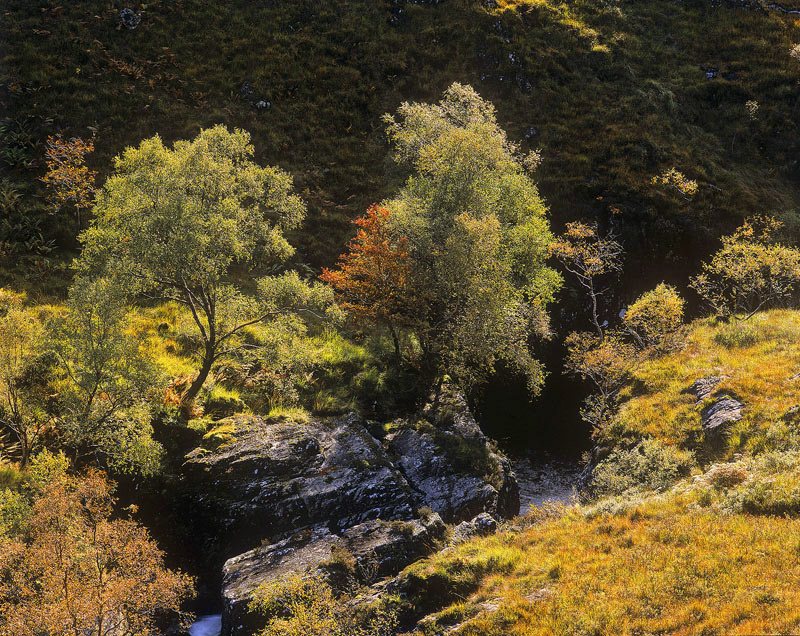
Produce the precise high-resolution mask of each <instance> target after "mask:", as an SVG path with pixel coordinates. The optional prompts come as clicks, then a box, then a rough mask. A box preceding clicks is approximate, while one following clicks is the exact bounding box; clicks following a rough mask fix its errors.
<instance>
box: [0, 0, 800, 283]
mask: <svg viewBox="0 0 800 636" xmlns="http://www.w3.org/2000/svg"><path fill="white" fill-rule="evenodd" d="M122 7H123V5H116V4H109V3H107V2H100V1H98V0H91V1H88V2H80V3H56V2H54V1H50V0H42V1H41V2H29V1H27V0H10V1H9V2H7V3H6V4H5V8H4V16H3V21H2V25H0V29H1V30H2V32H1V34H0V35H2V38H3V41H4V42H5V43H6V46H5V47H4V52H3V58H2V68H1V69H0V82H2V87H1V89H2V90H0V105H1V106H2V109H3V111H4V112H5V115H4V117H5V118H6V124H5V125H4V128H3V134H4V136H5V142H6V144H5V146H6V148H5V150H4V151H3V156H2V160H3V161H4V162H5V163H6V164H7V167H9V168H10V171H9V173H10V174H9V181H7V182H6V183H5V186H4V187H5V188H6V191H8V189H9V188H10V189H13V190H14V191H15V192H17V193H18V194H21V195H22V196H23V198H24V199H25V201H27V202H28V203H27V204H29V205H31V206H33V207H34V208H36V207H37V206H38V209H41V206H42V205H43V202H42V199H41V196H42V191H41V184H38V183H37V177H38V176H40V175H41V174H42V172H43V166H42V156H43V152H44V148H43V142H44V140H45V138H46V136H47V135H48V134H53V133H55V132H58V131H63V132H65V133H66V134H67V135H80V136H84V137H87V136H89V135H91V134H92V132H93V131H94V132H96V134H97V143H96V146H97V151H96V152H95V153H94V156H90V163H91V167H93V168H96V169H98V170H99V171H100V177H101V179H102V177H103V176H104V175H105V173H106V172H107V171H108V169H109V166H110V158H111V157H112V156H113V155H115V154H116V153H118V152H120V151H121V150H122V149H123V148H124V147H125V146H127V145H132V144H136V143H138V142H139V141H140V140H141V139H143V138H146V137H149V136H151V135H153V134H155V133H159V134H161V135H162V137H164V138H165V139H166V140H168V141H171V140H174V139H178V138H191V137H193V136H194V135H195V134H196V133H197V131H198V129H199V128H200V127H207V126H209V125H211V124H213V123H219V122H221V123H225V124H227V125H229V126H239V127H242V128H245V129H246V130H248V131H250V132H251V133H252V135H253V139H254V142H255V146H256V149H257V154H258V156H257V159H258V161H259V162H262V163H263V162H266V163H269V164H277V165H280V166H282V167H283V168H285V169H287V170H288V171H290V172H291V173H293V174H294V175H295V176H296V182H297V186H298V190H299V192H300V193H301V194H302V195H303V196H304V198H306V199H307V200H308V201H309V203H310V208H311V212H312V214H311V217H310V219H309V223H307V225H306V227H305V228H304V230H303V236H302V237H299V238H300V240H299V243H300V244H301V245H302V249H301V250H300V253H299V258H300V259H301V260H303V261H305V262H309V263H311V264H313V265H315V266H319V265H330V264H331V263H332V262H333V261H334V260H335V257H336V255H337V254H338V253H339V252H340V251H341V249H342V246H343V245H344V243H345V239H346V237H347V235H348V233H351V232H352V229H351V227H350V226H349V224H348V223H347V221H348V220H349V219H352V218H353V217H354V216H355V215H357V214H359V213H362V212H363V210H364V209H365V208H366V206H367V205H368V204H369V203H371V202H373V201H376V200H380V199H381V198H383V197H384V196H386V195H387V194H388V193H389V192H391V191H392V190H393V189H394V188H395V187H396V185H397V184H399V183H400V182H401V179H402V177H403V175H400V174H397V173H396V172H395V171H393V170H391V169H388V171H387V166H386V162H385V158H386V156H387V148H386V144H385V138H384V124H383V123H382V122H381V120H380V117H381V115H382V114H383V113H385V112H391V111H394V110H395V109H396V107H397V106H398V104H399V103H400V102H401V101H403V100H419V101H427V102H431V101H434V100H435V99H436V98H438V96H439V95H440V94H441V92H442V90H443V89H444V88H445V87H446V86H448V85H450V84H451V83H452V82H453V81H460V82H463V83H470V84H472V85H474V86H475V88H476V89H477V90H478V91H479V92H480V93H481V95H482V96H483V97H485V98H487V99H488V100H490V101H491V102H493V103H494V104H495V105H496V106H497V109H498V115H499V121H500V124H501V125H502V126H503V127H504V128H505V129H506V130H508V131H509V134H510V137H511V138H512V139H520V140H522V141H523V145H524V146H526V147H530V148H539V149H541V152H542V156H543V163H542V165H541V168H540V170H539V174H538V181H539V183H540V185H541V189H542V192H543V194H544V195H545V199H546V200H547V201H548V202H549V204H550V205H551V207H552V210H553V213H554V215H555V217H556V218H557V220H559V221H560V220H570V219H574V218H575V217H577V216H589V217H597V218H599V219H601V220H602V221H603V222H604V223H613V224H614V225H615V226H616V227H617V228H618V229H621V231H622V233H623V234H624V238H625V243H626V247H627V248H628V250H629V252H631V253H632V254H644V253H645V252H648V253H651V250H653V248H655V247H658V248H659V249H658V251H657V252H655V253H658V254H660V255H661V256H659V258H657V259H656V262H652V259H649V260H647V261H646V264H647V265H648V270H649V271H654V270H655V269H657V268H659V267H661V266H662V265H663V264H664V262H669V263H671V264H672V265H673V266H674V267H677V268H680V267H681V263H684V262H686V261H685V259H686V257H687V256H695V255H697V254H698V253H703V252H705V251H707V250H708V249H709V248H710V246H711V245H710V243H709V238H711V237H714V236H716V235H718V234H719V232H721V231H724V230H729V229H731V228H732V227H734V225H735V224H736V223H737V222H738V220H739V218H741V216H743V215H746V214H748V213H752V212H754V211H763V210H770V211H773V212H775V213H776V214H778V215H780V216H782V217H783V218H785V219H786V220H787V221H789V225H790V229H791V230H792V231H793V232H795V233H796V231H797V226H798V217H797V213H796V211H797V209H798V200H799V199H800V192H798V187H797V186H798V181H797V177H798V164H797V162H796V160H795V149H796V146H797V140H798V134H799V133H798V128H797V118H796V116H795V115H796V110H797V102H798V99H800V98H799V97H798V82H800V62H798V61H797V60H795V59H792V57H791V56H790V54H789V51H790V49H791V46H792V45H793V44H794V43H795V42H797V41H800V27H799V26H798V24H797V21H796V20H795V16H792V15H787V14H784V13H781V12H779V11H776V10H768V9H764V8H760V9H759V8H754V7H751V8H750V9H746V8H742V5H740V4H739V3H735V4H731V5H728V4H726V3H711V2H706V1H705V0H702V1H701V0H691V1H688V2H681V3H675V2H672V1H671V0H650V1H648V2H638V1H633V0H618V1H614V0H609V1H603V2H593V1H592V2H589V1H584V0H579V1H577V2H569V3H565V2H559V1H557V0H535V1H534V0H492V1H489V0H484V1H481V0H447V1H446V2H411V1H409V2H402V1H400V2H398V1H392V2H390V1H389V0H386V1H379V2H376V1H374V0H351V1H348V2H338V3H319V2H315V1H312V0H300V1H297V2H291V3H285V2H259V3H252V2H247V1H245V0H237V1H236V2H232V3H226V4H224V5H220V4H219V3H214V2H209V1H208V0H155V1H154V2H148V3H146V4H141V3H134V5H132V7H133V9H134V10H135V11H136V12H138V14H139V15H140V16H141V22H140V23H139V24H138V26H136V28H135V29H128V28H126V27H125V26H123V25H122V24H121V23H120V18H119V16H120V9H121V8H122ZM790 8H791V7H790ZM673 167H675V168H676V169H677V170H679V171H680V172H682V173H683V174H684V175H686V177H687V178H689V179H694V180H696V181H697V184H698V190H697V193H696V194H694V195H691V196H687V195H686V193H685V192H680V191H678V190H677V189H675V188H672V187H670V186H669V184H667V185H654V184H653V183H652V179H653V177H654V176H656V175H659V174H662V173H664V171H666V170H669V169H670V168H673ZM27 204H26V205H27ZM15 205H16V204H15ZM54 226H55V227H60V228H61V230H62V231H61V238H62V242H64V241H66V242H65V243H64V244H67V245H68V244H69V240H67V239H66V238H65V235H69V234H70V233H71V232H73V231H74V228H73V223H72V222H71V221H69V220H68V219H67V218H62V219H61V220H60V221H59V222H58V223H56V224H52V223H50V224H48V226H47V227H48V229H50V228H53V227H54ZM293 242H298V241H293ZM679 275H680V272H679V271H675V277H676V280H677V279H678V276H679Z"/></svg>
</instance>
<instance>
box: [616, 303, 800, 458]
mask: <svg viewBox="0 0 800 636" xmlns="http://www.w3.org/2000/svg"><path fill="white" fill-rule="evenodd" d="M798 371H800V314H799V313H798V312H796V311H771V312H768V313H762V314H758V315H756V316H754V317H753V318H752V319H751V320H750V321H747V322H737V321H733V322H731V323H730V324H727V325H718V324H714V323H713V322H712V321H711V320H703V321H698V322H696V323H695V324H694V325H693V328H692V329H691V332H690V334H689V337H688V341H687V345H686V347H685V348H684V349H682V350H681V351H678V352H676V353H674V354H672V355H669V356H666V357H664V358H656V359H653V360H650V361H648V362H646V363H645V364H643V365H642V366H641V367H640V368H639V369H637V371H636V372H635V382H634V383H633V385H632V386H631V388H630V389H629V391H628V395H627V397H630V399H628V400H627V402H626V403H625V404H624V405H623V406H622V409H621V412H620V415H619V417H618V418H617V424H616V426H615V427H614V429H615V430H614V431H613V435H614V436H625V435H630V434H632V435H633V436H634V437H641V436H642V435H650V436H653V437H656V438H659V439H661V440H663V441H665V442H667V443H670V444H675V445H678V446H681V447H684V448H689V449H692V450H696V451H700V452H701V454H702V452H703V451H704V450H705V449H704V448H703V446H702V444H701V439H702V429H701V424H700V411H701V410H702V408H703V407H704V406H705V405H706V404H705V403H704V404H700V405H696V404H695V398H694V396H692V395H689V394H688V393H685V392H684V391H685V390H686V389H687V388H688V387H689V386H690V385H691V384H692V383H693V382H694V381H695V380H698V379H700V378H706V377H709V376H719V377H721V378H723V380H722V382H721V383H720V384H719V385H718V386H717V389H716V391H715V394H716V393H727V394H729V395H733V396H736V397H737V399H738V400H739V401H740V402H742V403H743V404H745V409H744V411H743V417H742V419H741V420H740V421H739V422H737V423H736V424H734V426H733V427H732V428H731V431H730V436H729V438H728V447H727V449H726V450H725V451H724V454H725V456H727V457H730V456H732V455H733V454H735V453H747V454H753V453H757V452H762V451H764V450H775V449H777V448H780V447H784V446H787V445H792V444H793V443H794V437H793V430H792V426H791V424H794V425H796V422H794V421H793V419H792V418H791V417H788V419H787V418H786V417H785V416H786V414H787V413H788V412H789V409H790V408H791V407H793V406H795V405H797V404H800V380H798V378H797V377H796V374H797V373H798ZM625 397H626V396H623V398H625ZM711 399H712V400H713V396H712V398H711ZM787 423H788V424H789V426H787ZM701 459H702V457H701Z"/></svg>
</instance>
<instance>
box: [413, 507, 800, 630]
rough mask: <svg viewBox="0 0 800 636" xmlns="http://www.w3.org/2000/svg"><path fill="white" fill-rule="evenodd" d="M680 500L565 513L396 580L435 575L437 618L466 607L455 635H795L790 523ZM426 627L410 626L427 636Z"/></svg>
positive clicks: (796, 562) (797, 569)
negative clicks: (441, 604)
mask: <svg viewBox="0 0 800 636" xmlns="http://www.w3.org/2000/svg"><path fill="white" fill-rule="evenodd" d="M685 503H686V502H685V501H681V500H676V499H672V500H668V501H657V502H649V503H648V502H646V503H641V504H639V505H638V506H636V507H634V508H633V509H631V510H630V511H628V513H627V514H621V515H616V516H612V515H607V514H605V515H600V516H597V517H595V518H592V519H589V518H586V517H585V516H583V515H582V514H580V512H579V511H577V510H575V509H570V510H566V511H565V512H564V514H563V515H562V516H561V517H560V518H558V519H555V520H548V521H544V522H541V523H537V524H535V525H533V526H532V527H530V528H528V529H527V530H524V531H522V532H520V533H518V534H502V535H498V536H495V537H490V538H487V539H478V540H474V541H472V542H470V543H468V544H465V545H462V546H458V547H456V548H455V549H453V550H451V551H449V552H446V553H443V554H441V555H438V556H436V557H433V559H431V560H429V561H425V562H422V563H420V564H416V565H414V566H411V568H409V569H408V570H407V571H406V574H405V576H408V577H418V578H422V577H423V576H426V577H427V580H433V579H434V578H436V577H438V578H439V579H442V580H445V581H447V586H448V589H451V590H453V593H452V595H451V597H450V599H449V600H453V598H452V597H453V596H454V595H456V593H457V592H456V591H459V590H460V591H461V594H460V598H458V599H457V600H455V602H454V603H453V605H452V606H451V605H449V604H446V608H445V609H444V611H443V612H442V613H441V614H440V615H438V617H437V621H440V622H439V626H441V625H442V624H444V622H443V621H447V620H448V619H449V618H450V617H451V616H452V615H454V614H455V615H457V616H458V619H459V620H458V622H459V623H460V622H461V620H462V618H463V614H464V613H465V610H467V609H468V610H469V611H471V612H472V613H473V616H471V617H469V618H470V620H469V621H468V622H467V623H465V624H463V625H461V627H460V628H458V629H457V630H456V631H455V632H453V633H454V634H458V635H459V636H478V635H480V636H490V635H491V636H500V635H501V634H502V635H503V636H512V635H519V636H523V635H524V636H533V635H544V634H620V635H623V634H648V633H649V634H701V633H702V634H754V633H792V632H795V631H797V629H798V628H800V597H799V596H798V594H800V592H798V588H797V585H798V582H800V556H798V554H799V552H798V548H799V547H800V520H798V519H771V520H770V521H769V523H768V524H767V523H765V522H764V520H763V519H762V518H758V517H753V516H749V515H720V514H718V513H712V512H710V511H707V510H699V511H690V512H685V511H684V506H685ZM465 577H467V581H466V582H465V581H464V578H465ZM440 584H441V583H440ZM465 592H466V593H465ZM437 609H438V608H437ZM435 622H436V621H434V623H435ZM428 625H429V626H427V627H425V628H424V629H423V630H422V631H421V632H418V633H424V634H426V635H428V634H431V635H432V634H435V633H439V632H437V631H436V626H435V625H433V626H430V624H428Z"/></svg>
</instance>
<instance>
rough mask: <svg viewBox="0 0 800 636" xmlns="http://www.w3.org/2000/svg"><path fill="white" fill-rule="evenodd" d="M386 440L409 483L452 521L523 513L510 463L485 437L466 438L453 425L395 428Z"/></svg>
mask: <svg viewBox="0 0 800 636" xmlns="http://www.w3.org/2000/svg"><path fill="white" fill-rule="evenodd" d="M386 440H387V444H388V448H389V450H390V451H391V453H392V454H393V455H394V456H395V457H396V458H397V459H396V464H397V467H398V468H399V469H400V471H401V472H402V473H403V475H404V477H405V478H406V479H407V480H408V483H409V484H410V485H411V487H412V488H413V489H414V490H415V491H416V492H417V493H418V494H419V496H420V498H421V499H422V500H423V501H424V502H425V504H426V505H427V506H429V507H430V508H431V509H432V510H433V511H434V512H438V513H439V514H440V515H441V516H442V519H444V520H445V521H447V522H448V523H457V522H459V521H464V520H467V519H472V518H473V517H474V516H475V515H477V514H479V513H481V512H488V513H490V514H494V515H498V516H500V517H512V516H514V515H516V514H518V513H519V491H518V489H517V486H516V480H515V479H513V478H512V475H513V473H512V472H511V467H510V465H509V464H508V462H507V461H506V460H505V459H501V458H500V457H499V456H498V455H496V454H495V453H493V452H492V451H491V450H490V449H489V448H488V447H487V446H486V444H485V443H484V442H483V441H479V440H471V441H470V440H465V439H464V438H462V437H459V436H458V435H457V434H456V433H453V432H449V431H443V432H442V431H438V430H437V431H423V432H420V431H417V430H414V429H403V430H401V431H399V432H397V433H392V434H390V435H388V436H387V438H386ZM476 469H477V470H476ZM484 475H489V477H490V478H489V480H487V479H485V478H484Z"/></svg>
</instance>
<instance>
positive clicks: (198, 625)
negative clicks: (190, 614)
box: [189, 614, 222, 636]
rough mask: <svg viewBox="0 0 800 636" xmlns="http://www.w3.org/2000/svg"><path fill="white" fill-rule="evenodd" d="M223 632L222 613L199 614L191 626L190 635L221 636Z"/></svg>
mask: <svg viewBox="0 0 800 636" xmlns="http://www.w3.org/2000/svg"><path fill="white" fill-rule="evenodd" d="M221 632H222V615H221V614H211V615H209V616H198V617H197V620H196V621H195V622H194V623H192V626H191V627H190V628H189V636H219V635H220V633H221Z"/></svg>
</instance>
